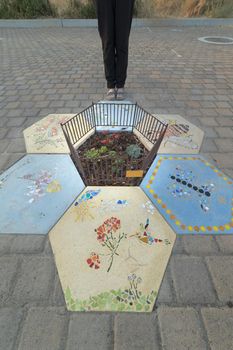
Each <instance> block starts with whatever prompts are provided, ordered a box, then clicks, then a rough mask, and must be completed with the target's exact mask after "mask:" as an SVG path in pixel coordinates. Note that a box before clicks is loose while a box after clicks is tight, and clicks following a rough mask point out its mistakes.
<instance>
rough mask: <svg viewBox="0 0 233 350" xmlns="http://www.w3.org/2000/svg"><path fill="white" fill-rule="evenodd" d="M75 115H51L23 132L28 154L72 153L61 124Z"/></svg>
mask: <svg viewBox="0 0 233 350" xmlns="http://www.w3.org/2000/svg"><path fill="white" fill-rule="evenodd" d="M74 115H75V114H49V115H48V116H47V117H45V118H43V119H41V120H39V121H38V122H37V123H35V124H33V125H31V126H30V127H29V128H27V129H25V130H24V131H23V134H24V139H25V144H26V150H27V153H68V154H69V153H70V150H69V147H68V145H67V143H66V140H65V137H64V134H63V131H62V128H61V126H60V123H64V122H65V121H67V120H69V119H70V118H71V117H73V116H74Z"/></svg>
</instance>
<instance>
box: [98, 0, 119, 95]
mask: <svg viewBox="0 0 233 350" xmlns="http://www.w3.org/2000/svg"><path fill="white" fill-rule="evenodd" d="M115 2H116V0H96V10H97V17H98V30H99V34H100V37H101V40H102V49H103V59H104V70H105V77H106V80H107V87H108V88H109V89H111V88H114V87H115V85H116V62H115Z"/></svg>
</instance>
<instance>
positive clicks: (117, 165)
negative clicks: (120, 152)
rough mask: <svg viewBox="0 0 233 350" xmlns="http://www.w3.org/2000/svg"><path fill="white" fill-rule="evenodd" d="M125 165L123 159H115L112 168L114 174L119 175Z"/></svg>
mask: <svg viewBox="0 0 233 350" xmlns="http://www.w3.org/2000/svg"><path fill="white" fill-rule="evenodd" d="M115 153H116V152H115ZM123 163H124V159H121V158H118V159H115V161H114V163H113V166H112V172H113V173H116V174H119V173H120V171H121V167H122V164H123Z"/></svg>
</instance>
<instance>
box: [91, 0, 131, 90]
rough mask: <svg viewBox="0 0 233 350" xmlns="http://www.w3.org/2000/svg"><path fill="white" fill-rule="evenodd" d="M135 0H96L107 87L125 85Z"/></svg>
mask: <svg viewBox="0 0 233 350" xmlns="http://www.w3.org/2000/svg"><path fill="white" fill-rule="evenodd" d="M134 1H135V0H96V10H97V17H98V30H99V34H100V37H101V40H102V48H103V59H104V70H105V77H106V80H107V87H108V88H109V89H111V88H114V87H117V88H122V87H124V85H125V81H126V77H127V66H128V49H129V35H130V29H131V23H132V17H133V6H134Z"/></svg>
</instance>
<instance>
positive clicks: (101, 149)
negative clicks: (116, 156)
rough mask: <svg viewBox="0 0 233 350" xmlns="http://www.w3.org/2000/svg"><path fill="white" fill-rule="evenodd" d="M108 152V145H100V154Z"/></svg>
mask: <svg viewBox="0 0 233 350" xmlns="http://www.w3.org/2000/svg"><path fill="white" fill-rule="evenodd" d="M107 152H108V147H106V146H102V147H100V149H99V154H100V155H101V154H105V153H107Z"/></svg>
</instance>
